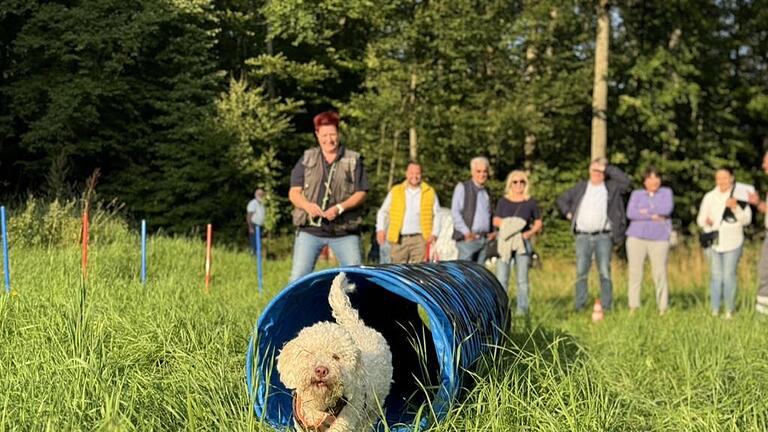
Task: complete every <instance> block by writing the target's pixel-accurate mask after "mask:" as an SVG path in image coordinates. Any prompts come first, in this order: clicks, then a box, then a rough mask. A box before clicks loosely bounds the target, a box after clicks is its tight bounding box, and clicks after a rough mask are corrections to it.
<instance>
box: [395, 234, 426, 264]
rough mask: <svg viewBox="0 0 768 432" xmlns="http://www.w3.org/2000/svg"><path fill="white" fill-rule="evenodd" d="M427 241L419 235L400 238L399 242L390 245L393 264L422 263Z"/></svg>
mask: <svg viewBox="0 0 768 432" xmlns="http://www.w3.org/2000/svg"><path fill="white" fill-rule="evenodd" d="M426 252H427V241H426V240H424V237H422V236H421V234H419V235H412V236H400V241H399V242H397V243H395V244H393V245H392V252H391V255H392V262H393V263H417V262H423V261H424V254H425V253H426Z"/></svg>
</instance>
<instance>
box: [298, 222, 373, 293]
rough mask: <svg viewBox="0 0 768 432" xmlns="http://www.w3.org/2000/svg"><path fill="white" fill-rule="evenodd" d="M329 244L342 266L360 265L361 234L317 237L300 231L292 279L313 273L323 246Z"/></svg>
mask: <svg viewBox="0 0 768 432" xmlns="http://www.w3.org/2000/svg"><path fill="white" fill-rule="evenodd" d="M325 245H328V246H329V247H330V248H331V250H332V251H333V253H334V254H335V255H336V258H338V259H339V263H340V264H341V265H342V266H351V265H360V264H361V263H362V255H361V254H360V236H359V235H346V236H343V237H317V236H314V235H312V234H307V233H306V232H304V231H299V234H298V235H297V236H296V240H295V241H294V243H293V262H292V265H291V281H294V280H296V279H298V278H300V277H302V276H304V275H307V274H309V273H312V270H314V269H315V263H316V262H317V257H318V255H320V250H321V249H322V248H323V246H325Z"/></svg>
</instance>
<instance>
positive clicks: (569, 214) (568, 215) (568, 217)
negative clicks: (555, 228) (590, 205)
mask: <svg viewBox="0 0 768 432" xmlns="http://www.w3.org/2000/svg"><path fill="white" fill-rule="evenodd" d="M565 218H566V219H568V220H571V219H573V213H571V212H568V214H567V215H565Z"/></svg>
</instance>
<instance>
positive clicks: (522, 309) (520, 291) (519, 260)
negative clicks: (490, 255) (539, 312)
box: [496, 240, 532, 314]
mask: <svg viewBox="0 0 768 432" xmlns="http://www.w3.org/2000/svg"><path fill="white" fill-rule="evenodd" d="M525 249H526V251H528V253H526V254H523V255H515V256H514V258H511V259H510V260H509V261H502V260H501V259H499V260H497V261H496V277H497V278H498V279H499V282H500V283H501V286H503V287H504V290H506V291H507V293H509V273H510V272H511V270H512V265H514V266H515V267H517V313H518V314H527V313H528V292H529V290H530V284H529V283H528V267H529V264H530V262H531V257H530V255H529V253H530V251H531V250H532V249H531V244H530V243H529V242H528V240H526V241H525Z"/></svg>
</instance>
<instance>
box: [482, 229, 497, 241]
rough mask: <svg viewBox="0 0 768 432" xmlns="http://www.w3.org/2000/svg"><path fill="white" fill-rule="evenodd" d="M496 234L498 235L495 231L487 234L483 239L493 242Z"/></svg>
mask: <svg viewBox="0 0 768 432" xmlns="http://www.w3.org/2000/svg"><path fill="white" fill-rule="evenodd" d="M496 234H498V232H497V231H493V232H489V233H488V235H487V236H486V237H485V238H487V239H488V240H493V239H495V238H496Z"/></svg>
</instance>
